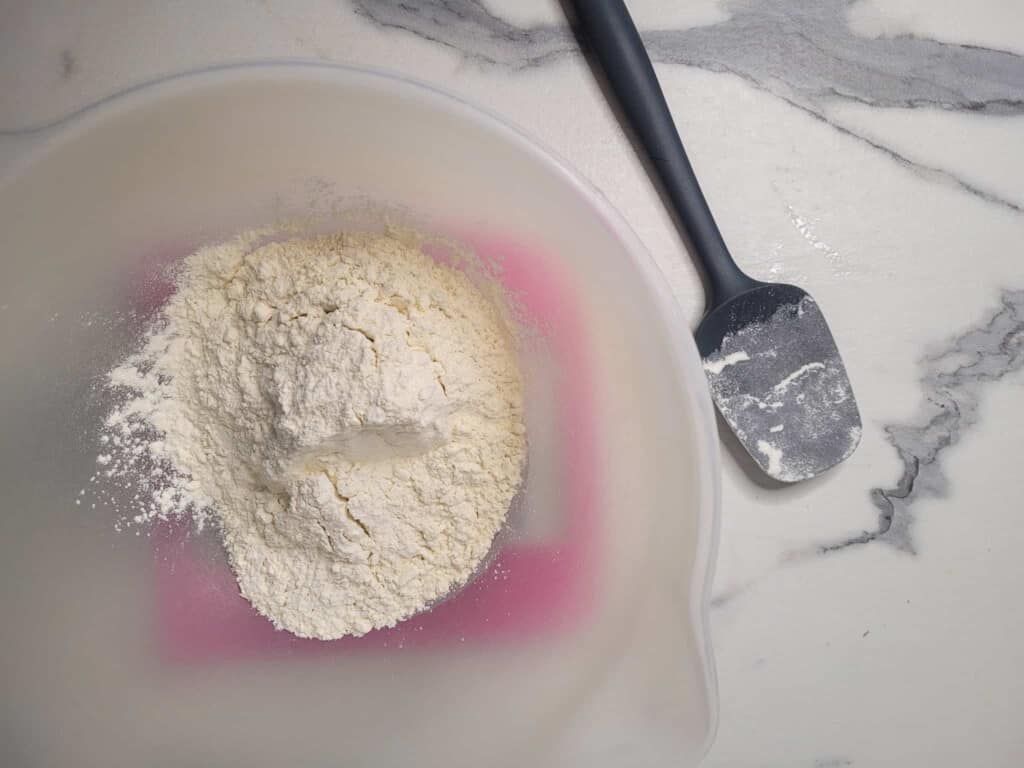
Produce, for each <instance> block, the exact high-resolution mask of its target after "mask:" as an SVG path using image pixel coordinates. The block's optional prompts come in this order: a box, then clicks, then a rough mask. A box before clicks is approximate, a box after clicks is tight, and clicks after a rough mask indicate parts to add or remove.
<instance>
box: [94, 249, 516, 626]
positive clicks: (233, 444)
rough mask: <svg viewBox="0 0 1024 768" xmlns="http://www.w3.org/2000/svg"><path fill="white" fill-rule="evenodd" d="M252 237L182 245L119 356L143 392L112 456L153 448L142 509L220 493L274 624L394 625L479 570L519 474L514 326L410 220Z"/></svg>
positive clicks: (138, 455)
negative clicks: (435, 254) (162, 292)
mask: <svg viewBox="0 0 1024 768" xmlns="http://www.w3.org/2000/svg"><path fill="white" fill-rule="evenodd" d="M253 247H254V244H253V242H252V239H251V238H249V239H246V238H240V239H238V240H236V241H233V242H231V243H228V244H225V245H221V246H218V247H213V248H207V249H204V250H201V251H199V252H198V253H196V254H194V255H193V256H191V257H189V258H188V259H187V260H186V262H185V265H184V269H183V272H182V274H181V278H180V282H179V289H178V291H177V293H176V294H175V295H174V296H173V297H172V298H171V299H170V301H169V302H168V305H167V307H166V309H165V311H164V320H165V323H164V324H163V325H162V327H161V328H160V329H159V330H158V331H156V332H154V333H153V334H152V335H151V336H150V337H149V338H148V340H147V343H146V346H145V348H144V349H143V350H142V352H141V353H139V354H138V355H135V356H133V357H132V358H130V359H129V360H127V361H126V362H125V363H124V364H123V365H121V366H120V367H118V368H117V369H115V370H114V371H113V372H112V373H111V375H110V382H111V384H112V385H114V386H116V387H127V388H128V391H129V392H130V396H129V398H128V399H127V401H126V402H124V403H123V404H122V405H121V406H120V407H118V408H117V409H116V411H115V412H114V413H113V414H112V415H111V417H110V419H109V420H108V423H107V430H106V433H105V436H104V437H105V440H106V441H107V442H108V444H109V445H110V446H111V450H110V453H108V454H104V455H103V456H101V457H100V463H101V465H104V467H106V471H107V472H110V473H114V474H117V473H122V474H124V473H128V472H137V471H138V470H139V468H140V467H142V466H152V467H154V468H153V469H152V472H153V473H154V474H152V475H150V476H149V477H147V478H145V480H144V483H143V484H144V486H146V487H148V488H149V489H150V490H151V495H152V499H150V500H148V502H146V503H144V506H143V511H142V512H141V513H140V514H138V515H137V517H136V520H137V521H140V522H141V521H145V520H147V519H149V518H151V517H153V516H168V515H173V514H179V513H180V512H181V510H183V509H185V508H189V509H192V510H204V509H206V510H212V513H213V515H214V516H215V519H216V520H217V521H218V522H219V525H220V530H221V533H222V537H223V541H224V546H225V548H226V549H227V553H228V556H229V558H230V561H231V564H232V567H233V569H234V571H235V575H236V576H237V579H238V584H239V587H240V589H241V592H242V594H243V595H244V596H245V597H246V598H247V599H248V600H249V601H250V602H251V603H252V604H253V606H255V608H256V609H257V610H258V611H259V612H260V613H262V614H264V615H265V616H267V617H268V618H269V619H270V620H271V621H272V622H273V623H274V625H275V626H277V627H279V628H282V629H287V630H289V631H291V632H293V633H294V634H296V635H299V636H302V637H316V638H321V639H331V638H337V637H341V636H343V635H349V634H353V635H359V634H364V633H365V632H368V631H369V630H371V629H374V628H379V627H386V626H391V625H393V624H395V623H396V622H397V621H399V620H401V619H403V618H406V617H408V616H409V615H411V614H413V613H415V612H417V611H419V610H421V609H423V608H424V607H426V606H427V605H428V604H430V603H431V602H432V601H434V600H436V599H438V598H440V597H443V596H444V595H445V594H447V593H448V592H450V591H451V590H452V589H453V588H455V587H457V586H459V585H461V584H462V583H464V582H465V581H466V580H467V579H468V578H469V577H470V576H471V575H472V573H473V572H474V569H475V568H476V567H477V566H478V564H479V563H480V562H481V560H482V559H483V558H484V556H485V555H486V554H487V552H488V550H489V548H490V546H491V542H492V540H493V538H494V536H495V534H496V533H497V531H498V529H499V528H500V527H501V525H502V523H503V521H504V519H505V515H506V513H507V510H508V508H509V503H510V502H511V500H512V497H513V495H514V494H515V493H516V491H517V490H518V488H519V485H520V481H521V471H522V465H523V460H524V455H525V435H524V433H525V430H524V427H523V422H522V388H521V382H520V378H519V372H518V368H517V364H516V358H515V351H514V347H513V344H512V341H511V339H510V338H509V336H508V334H507V333H506V331H505V326H504V324H503V322H502V319H501V317H500V315H499V312H498V311H497V309H496V308H495V307H494V306H493V305H492V304H490V303H489V302H488V301H487V300H486V299H485V298H484V297H483V296H482V295H481V294H480V293H479V292H478V291H477V289H475V288H474V287H473V286H472V284H471V283H470V282H469V280H468V279H467V278H466V277H465V276H464V275H463V274H461V273H459V272H457V271H455V270H453V269H449V268H447V267H442V266H439V265H437V264H435V263H434V262H433V261H432V260H431V259H430V258H428V257H427V256H425V255H424V254H423V253H422V252H421V251H420V250H419V248H418V246H417V245H416V244H415V243H413V242H410V241H408V240H403V239H401V238H399V237H397V236H394V235H385V236H358V237H357V236H339V237H329V238H320V239H316V240H305V241H291V242H286V243H273V244H269V245H263V246H261V247H257V248H255V250H253ZM143 501H145V500H143Z"/></svg>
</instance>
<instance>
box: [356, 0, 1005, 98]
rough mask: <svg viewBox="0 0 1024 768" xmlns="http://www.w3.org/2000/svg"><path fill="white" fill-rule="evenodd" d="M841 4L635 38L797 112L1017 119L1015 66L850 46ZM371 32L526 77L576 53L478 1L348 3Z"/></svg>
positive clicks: (961, 55)
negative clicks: (862, 107)
mask: <svg viewBox="0 0 1024 768" xmlns="http://www.w3.org/2000/svg"><path fill="white" fill-rule="evenodd" d="M848 5H849V2H848V0H733V1H732V2H728V3H726V8H727V10H728V11H729V12H730V17H729V18H728V19H726V20H724V21H721V22H719V23H717V24H711V25H708V26H700V27H693V28H690V29H667V30H653V31H647V32H644V33H643V38H644V43H645V44H646V45H647V48H648V51H649V52H650V55H651V57H652V58H653V59H654V60H655V61H658V62H665V63H671V64H685V65H688V66H694V67H700V68H703V69H709V70H712V71H716V72H730V73H733V74H736V75H739V76H741V77H743V78H744V79H746V80H749V81H751V82H753V83H756V84H757V85H758V86H760V87H761V88H764V89H766V90H769V91H772V92H775V93H780V94H782V95H785V96H787V97H788V98H789V99H795V100H797V101H801V102H811V103H820V102H822V101H829V100H852V101H859V102H864V103H867V104H871V105H874V106H883V107H918V106H938V107H942V108H947V109H964V110H970V111H974V112H988V113H994V114H1021V113H1024V56H1018V55H1016V54H1013V53H1009V52H1005V51H996V50H990V49H987V48H980V47H977V46H967V45H953V44H949V43H943V42H938V41H935V40H924V39H919V38H916V37H910V36H899V37H893V38H868V37H860V36H857V35H855V34H854V33H853V32H852V31H851V30H850V28H849V25H848V24H847V21H846V16H845V11H846V8H847V6H848ZM354 6H355V9H356V11H357V12H358V13H359V14H360V15H361V16H363V17H364V18H366V19H368V20H369V21H371V22H373V23H375V24H377V25H380V26H385V27H391V28H395V29H402V30H405V31H407V32H409V33H411V34H414V35H417V36H419V37H422V38H425V39H427V40H431V41H433V42H437V43H441V44H443V45H446V46H449V47H451V48H455V49H457V50H459V51H460V52H462V53H463V54H464V55H465V56H466V57H467V58H469V59H471V60H474V61H477V62H480V63H482V64H489V65H498V66H506V67H512V68H524V67H530V66H536V65H538V64H543V63H545V62H547V61H550V60H553V59H556V58H558V57H560V56H562V55H565V54H567V53H570V52H573V51H575V50H576V47H577V46H576V43H575V42H574V41H573V39H572V35H571V33H570V32H569V30H568V28H567V27H566V26H564V25H536V26H531V27H521V26H517V25H515V24H513V23H511V22H509V21H506V20H504V19H502V18H501V17H500V16H497V15H496V14H494V13H492V12H490V11H489V10H487V8H485V7H484V5H483V4H482V3H480V2H479V0H421V2H417V3H407V2H402V0H354Z"/></svg>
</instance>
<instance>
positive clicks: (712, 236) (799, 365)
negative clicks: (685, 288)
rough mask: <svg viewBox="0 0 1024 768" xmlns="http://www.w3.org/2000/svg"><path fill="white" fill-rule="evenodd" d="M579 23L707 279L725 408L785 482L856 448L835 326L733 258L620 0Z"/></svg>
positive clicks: (708, 361) (742, 436)
mask: <svg viewBox="0 0 1024 768" xmlns="http://www.w3.org/2000/svg"><path fill="white" fill-rule="evenodd" d="M572 5H573V8H574V10H575V12H576V16H577V21H578V23H579V31H580V32H581V34H582V36H583V38H584V39H585V40H586V42H587V43H588V44H589V46H590V48H591V49H592V51H593V54H594V56H595V57H596V59H597V61H598V63H599V64H600V66H601V69H602V70H603V71H604V73H605V76H606V77H607V79H608V84H609V86H610V87H611V90H612V92H613V93H614V94H615V97H616V99H617V100H618V102H619V105H620V107H621V110H622V113H623V116H624V118H625V120H626V122H627V124H628V125H629V126H630V127H631V128H632V130H633V133H634V134H635V136H636V138H637V140H638V141H639V143H640V144H641V145H642V147H643V149H644V151H645V152H646V154H647V155H648V157H649V159H650V163H651V166H652V167H653V169H654V171H655V175H656V176H657V179H658V180H659V181H660V182H661V186H662V188H663V189H664V192H665V196H666V197H667V199H668V201H669V202H670V203H671V207H672V209H673V211H674V213H675V214H676V215H677V217H678V221H679V222H680V224H681V225H682V228H683V231H684V234H685V235H686V237H687V239H688V240H689V242H690V245H691V249H692V251H693V253H694V254H695V255H696V256H697V258H698V260H699V261H700V263H701V264H702V265H703V268H704V272H705V275H706V278H707V308H706V311H705V314H704V318H703V319H702V320H701V322H700V325H699V327H698V328H697V331H696V334H695V335H696V339H697V349H698V351H699V352H700V355H701V358H702V360H703V362H704V370H705V372H706V374H707V377H708V383H709V385H710V388H711V394H712V397H713V398H714V401H715V404H716V405H717V406H718V410H719V412H720V413H721V414H722V417H723V418H724V420H725V421H726V423H727V424H728V425H729V427H730V428H731V429H732V430H733V432H734V433H735V434H736V437H737V438H738V439H739V441H740V443H741V444H742V445H743V447H744V448H745V449H746V451H747V452H748V453H749V454H750V456H751V458H753V459H754V461H755V462H756V463H757V465H758V466H759V467H760V468H761V469H762V470H763V471H764V472H765V473H767V474H768V475H769V476H771V477H773V478H775V479H776V480H779V481H782V482H795V481H797V480H805V479H807V478H810V477H813V476H815V475H817V474H818V473H820V472H823V471H824V470H826V469H828V468H829V467H832V466H835V465H836V464H838V463H839V462H841V461H842V460H843V459H845V458H846V457H848V456H849V455H850V454H852V453H853V451H854V449H855V448H856V447H857V445H858V443H859V442H860V435H861V421H860V414H859V412H858V410H857V402H856V400H855V399H854V396H853V389H852V388H851V386H850V381H849V378H848V376H847V374H846V368H845V366H844V365H843V361H842V358H840V356H839V350H838V349H837V347H836V343H835V340H834V339H833V337H832V332H831V331H830V330H829V327H828V324H827V323H826V322H825V318H824V316H823V315H822V314H821V311H820V310H819V309H818V305H817V303H816V302H815V301H814V299H812V298H811V297H810V296H809V295H808V294H807V293H806V292H805V291H803V290H802V289H800V288H797V287H796V286H794V285H783V284H773V283H763V282H760V281H758V280H754V279H752V278H750V277H749V276H747V275H746V274H745V273H744V272H743V271H742V270H741V269H740V268H739V267H738V266H737V265H736V262H735V261H733V258H732V256H731V255H730V254H729V250H728V248H726V245H725V241H724V240H723V239H722V235H721V233H720V232H719V230H718V226H717V225H716V224H715V220H714V218H713V217H712V215H711V210H710V209H709V208H708V204H707V201H706V200H705V199H704V194H703V193H702V192H701V189H700V185H699V184H698V183H697V177H696V176H695V175H694V172H693V168H692V166H691V165H690V161H689V159H688V158H687V156H686V151H685V150H684V149H683V145H682V142H681V141H680V139H679V134H678V132H677V131H676V127H675V124H674V123H673V121H672V116H671V114H670V113H669V109H668V105H667V104H666V103H665V97H664V95H663V94H662V92H661V87H660V86H659V85H658V80H657V77H656V76H655V74H654V68H653V67H652V66H651V61H650V59H649V58H648V56H647V52H646V51H645V50H644V46H643V42H642V41H641V39H640V35H639V34H638V33H637V30H636V26H635V25H634V24H633V21H632V19H631V18H630V16H629V11H628V10H627V9H626V6H625V4H624V3H623V2H622V0H574V2H573V3H572Z"/></svg>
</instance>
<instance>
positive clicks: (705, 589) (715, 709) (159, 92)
mask: <svg viewBox="0 0 1024 768" xmlns="http://www.w3.org/2000/svg"><path fill="white" fill-rule="evenodd" d="M254 72H261V73H265V74H266V73H270V74H274V73H276V74H279V75H286V74H288V75H293V76H294V75H299V76H302V75H307V76H308V75H312V76H314V77H323V78H327V79H331V80H334V81H336V82H338V81H342V80H347V81H348V82H361V83H362V84H373V85H376V86H385V87H387V88H389V89H391V90H392V91H396V92H399V93H404V95H406V96H409V95H412V96H416V97H418V98H423V99H426V100H428V101H430V102H431V103H433V104H435V105H437V106H440V107H442V108H445V109H448V110H452V111H454V112H456V113H457V114H458V116H459V117H461V118H463V119H466V120H468V121H470V122H473V123H476V124H477V125H478V126H480V127H481V128H483V129H485V130H488V131H490V132H491V133H493V134H495V135H497V136H499V137H501V138H502V139H504V140H505V141H508V142H510V143H511V144H513V145H515V146H516V147H517V148H518V149H519V150H521V151H523V152H526V153H528V154H529V155H531V156H533V157H534V158H536V159H537V160H538V161H540V162H541V163H542V164H544V165H545V166H546V167H547V168H548V169H549V170H550V171H552V172H553V173H554V174H555V175H556V176H558V177H559V178H560V179H561V180H562V181H563V182H564V183H566V184H567V185H568V186H569V187H570V188H571V189H573V190H574V191H575V192H576V193H577V194H578V195H579V196H580V197H582V198H583V199H584V200H585V201H586V203H587V204H589V205H590V206H591V208H592V209H593V210H594V212H595V213H596V214H597V215H598V217H599V219H600V220H601V222H602V223H603V224H604V225H605V226H606V227H607V229H608V230H609V232H610V233H611V234H612V236H613V237H614V238H615V239H616V240H618V242H619V244H620V245H621V246H622V249H623V250H624V251H625V253H626V255H627V256H628V257H629V258H630V260H631V261H632V263H633V265H634V266H635V267H636V268H637V270H638V272H639V275H640V277H641V279H642V282H643V283H644V285H645V286H646V288H647V289H648V291H649V292H650V294H651V297H652V300H653V304H654V305H655V308H656V311H657V314H658V315H659V317H661V318H662V320H663V322H664V323H665V325H666V330H667V331H668V334H669V336H670V338H671V339H672V342H673V344H674V348H675V349H676V350H678V354H675V355H672V356H671V358H670V363H671V371H670V375H672V376H673V377H674V379H675V380H677V381H679V382H680V385H681V386H680V387H679V388H680V390H681V394H682V397H683V398H684V399H685V402H686V404H687V406H688V407H689V408H688V410H689V411H690V412H691V413H692V414H693V416H694V427H695V431H696V433H697V436H698V442H699V444H700V446H699V449H698V451H697V456H696V461H697V462H698V467H697V475H698V477H701V478H705V482H703V483H701V487H700V489H699V492H698V499H699V505H698V516H697V548H696V559H695V566H694V570H693V574H692V578H691V586H690V594H689V598H690V600H689V616H688V618H689V622H690V627H691V630H692V632H693V634H694V638H695V640H696V645H697V650H698V655H699V657H700V662H701V668H702V673H703V684H704V693H705V697H706V701H707V708H708V711H707V713H706V714H707V722H708V727H707V733H706V734H705V738H704V742H703V744H702V745H701V747H700V755H701V757H703V756H705V755H706V754H707V753H708V751H709V750H710V748H711V745H712V744H713V742H714V739H715V736H716V734H717V731H718V724H719V693H718V680H717V671H716V668H715V661H714V655H713V652H712V646H711V633H710V605H711V589H712V585H713V582H714V571H715V561H716V557H717V553H718V545H719V536H720V509H721V455H720V446H719V440H718V429H717V424H716V420H715V412H714V406H713V405H712V402H711V396H710V393H709V392H708V388H707V382H706V378H705V375H704V371H703V368H702V366H701V363H700V357H699V355H698V353H697V346H696V343H695V342H694V339H693V335H692V333H691V331H690V328H689V324H688V322H687V320H686V318H685V316H684V314H683V311H682V307H681V306H680V304H679V302H678V300H677V299H676V297H675V295H674V293H673V292H672V290H671V288H670V286H669V285H668V281H667V280H666V278H665V275H664V274H663V273H662V271H661V269H660V268H659V267H658V266H657V264H656V263H655V262H654V259H653V257H652V256H651V254H650V252H649V251H648V250H647V248H646V246H645V245H644V244H643V243H642V241H641V240H640V238H639V236H638V235H637V234H636V233H635V231H634V230H633V228H632V227H631V226H630V225H629V223H628V222H627V221H626V219H625V217H624V216H623V215H622V214H621V213H620V212H619V211H618V210H617V209H616V208H615V207H614V206H613V205H612V204H611V202H610V201H609V200H608V199H607V198H606V197H605V196H604V193H602V192H601V190H600V189H598V188H597V187H596V186H595V185H594V184H593V183H592V182H590V181H589V180H588V179H586V178H584V176H583V175H582V173H581V172H579V171H577V170H576V169H575V168H574V167H573V166H572V165H571V164H570V163H569V161H568V160H567V159H566V158H564V157H563V156H562V155H561V154H560V153H559V152H558V151H556V150H554V149H553V148H552V147H550V146H549V145H548V144H547V143H546V142H545V141H543V140H542V139H539V138H537V137H536V136H534V135H533V134H532V133H529V132H528V131H526V130H525V129H523V128H521V127H519V126H517V125H516V124H514V123H513V122H511V121H510V120H509V119H508V118H507V117H506V116H504V115H501V114H499V113H497V112H495V111H492V110H491V109H489V108H487V107H482V106H480V105H477V104H474V103H472V102H470V101H468V100H467V99H465V98H464V97H462V96H460V95H458V94H456V93H453V92H452V91H449V90H446V89H444V88H441V87H438V86H437V85H434V84H432V83H428V82H425V81H422V80H417V79H416V78H411V77H407V76H405V75H402V74H397V73H394V72H389V71H387V70H382V69H376V68H371V67H361V66H352V65H348V64H335V63H328V62H320V61H315V62H314V61H308V60H303V59H280V60H250V61H241V62H232V63H230V64H221V65H213V66H208V67H202V68H197V69H190V70H186V71H182V72H176V73H171V74H167V75H163V76H160V77H157V78H153V79H150V80H146V81H142V82H139V83H136V84H133V85H131V86H129V87H127V88H123V89H122V90H120V91H117V92H115V93H113V94H110V95H108V96H105V97H103V98H101V99H98V100H96V101H93V102H91V103H88V104H86V105H84V106H81V107H78V108H76V109H74V110H73V111H71V112H69V113H66V114H64V115H62V116H60V117H58V118H56V119H53V120H51V121H48V122H44V123H39V124H36V125H33V126H27V127H24V128H15V129H9V130H0V137H6V138H14V139H18V138H22V139H35V141H34V142H33V143H32V144H30V145H29V146H27V147H25V148H24V149H22V150H21V151H20V152H18V151H17V147H14V148H13V149H14V151H15V153H14V157H13V159H12V160H11V162H9V163H8V164H7V166H6V167H5V168H3V169H2V170H0V184H5V183H7V182H10V181H12V180H14V179H15V178H17V177H19V176H22V175H23V174H25V173H26V172H28V171H30V170H31V166H32V165H34V164H35V163H36V162H37V161H38V160H40V159H42V158H43V157H45V156H46V155H48V154H50V152H52V151H54V150H55V149H56V148H57V147H59V146H60V145H63V144H66V143H68V142H71V141H72V140H74V139H75V138H76V137H77V136H79V135H81V134H83V133H85V132H87V131H88V130H90V129H91V128H93V127H94V126H96V125H97V124H99V123H101V122H103V121H105V120H107V119H108V118H110V117H111V116H112V115H114V114H116V113H118V112H125V111H129V110H131V109H134V108H135V107H138V106H141V105H143V104H146V103H149V102H152V101H155V100H158V99H162V98H164V97H165V96H167V95H168V94H170V93H173V92H175V91H178V90H186V89H190V88H191V87H192V86H193V85H195V84H197V83H203V84H212V83H216V82H217V81H219V80H223V81H226V82H229V81H232V80H237V79H239V78H240V77H242V78H244V77H245V76H246V75H249V74H252V73H254Z"/></svg>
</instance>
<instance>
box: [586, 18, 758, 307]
mask: <svg viewBox="0 0 1024 768" xmlns="http://www.w3.org/2000/svg"><path fill="white" fill-rule="evenodd" d="M572 5H573V8H574V9H575V11H576V16H577V19H578V21H579V24H580V30H581V32H582V33H583V36H584V37H585V38H586V40H587V42H588V43H589V44H590V47H591V48H592V49H593V52H594V55H595V56H596V57H597V60H598V61H599V62H600V64H601V68H602V69H603V70H604V72H605V75H606V76H607V78H608V82H609V84H610V85H611V87H612V90H613V91H614V92H615V96H616V97H617V99H618V101H619V103H620V105H621V107H622V111H623V113H624V114H625V117H626V119H627V120H628V121H629V124H630V126H631V127H632V128H633V131H634V133H635V134H636V136H637V138H638V139H639V140H640V142H641V143H642V144H643V146H644V149H645V150H646V152H647V154H648V156H649V157H650V159H651V163H652V164H653V165H654V168H655V170H656V171H657V173H658V176H659V178H660V179H661V183H662V186H663V187H664V189H665V191H666V192H667V193H668V196H669V198H670V200H671V201H672V205H673V206H674V208H675V211H676V214H677V215H678V216H679V220H680V221H681V222H682V225H683V227H684V229H685V230H686V234H687V236H688V237H689V239H690V242H691V243H692V245H693V247H694V249H695V250H696V252H697V256H698V257H699V258H700V260H701V262H702V263H703V265H704V269H705V272H706V274H707V277H708V282H709V284H710V285H709V289H710V290H709V295H708V309H709V310H710V309H711V308H712V307H714V306H716V305H718V304H720V303H721V302H723V301H725V300H726V299H729V298H732V297H733V296H736V295H738V294H740V293H743V292H745V291H748V290H750V289H751V288H755V287H757V285H758V283H756V282H755V281H754V280H752V279H751V278H749V277H747V276H746V275H745V274H743V272H742V271H741V270H740V268H739V267H738V266H736V262H734V261H733V259H732V256H730V255H729V249H728V248H726V246H725V241H724V240H722V234H721V233H720V232H719V231H718V226H717V225H716V224H715V220H714V218H713V217H712V216H711V209H709V208H708V203H707V201H706V200H705V199H704V193H703V192H701V190H700V185H699V184H698V183H697V177H696V176H695V175H694V173H693V167H692V166H691V165H690V160H689V158H687V156H686V150H684V149H683V143H682V142H681V141H680V140H679V133H678V132H677V131H676V126H675V124H674V123H673V122H672V115H671V113H670V112H669V110H668V105H667V104H666V103H665V96H664V94H662V92H661V87H660V86H659V85H658V78H657V76H656V75H655V74H654V68H653V67H652V66H651V60H650V59H649V58H648V57H647V51H646V50H644V44H643V42H642V41H641V40H640V35H639V33H638V32H637V31H636V26H635V25H634V24H633V20H632V19H631V18H630V16H629V11H628V10H627V9H626V6H625V4H624V3H623V2H622V0H573V2H572Z"/></svg>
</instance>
